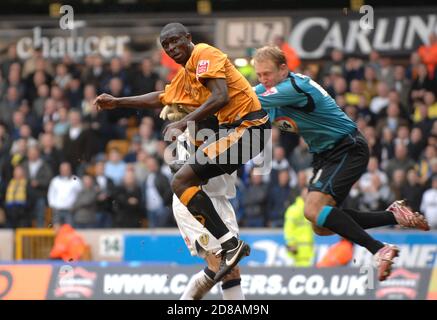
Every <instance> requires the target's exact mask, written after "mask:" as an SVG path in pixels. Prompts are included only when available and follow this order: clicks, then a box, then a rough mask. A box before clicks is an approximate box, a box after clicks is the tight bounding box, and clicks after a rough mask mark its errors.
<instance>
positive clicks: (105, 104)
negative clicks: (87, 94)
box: [93, 93, 117, 111]
mask: <svg viewBox="0 0 437 320" xmlns="http://www.w3.org/2000/svg"><path fill="white" fill-rule="evenodd" d="M93 105H94V107H95V108H96V109H97V110H98V111H102V110H110V109H114V108H115V107H116V106H117V99H116V98H115V97H113V96H111V95H110V94H107V93H102V94H101V95H100V96H98V97H97V98H96V99H95V100H94V102H93Z"/></svg>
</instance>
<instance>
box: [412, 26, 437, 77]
mask: <svg viewBox="0 0 437 320" xmlns="http://www.w3.org/2000/svg"><path fill="white" fill-rule="evenodd" d="M428 39H429V42H428V43H427V44H424V45H421V46H420V47H419V49H418V50H417V53H418V54H419V56H420V59H422V62H423V63H424V64H425V65H426V67H427V69H428V77H429V79H431V80H432V79H437V72H436V68H435V67H436V65H437V34H436V33H435V32H431V33H430V34H429V37H428Z"/></svg>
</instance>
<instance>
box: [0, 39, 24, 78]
mask: <svg viewBox="0 0 437 320" xmlns="http://www.w3.org/2000/svg"><path fill="white" fill-rule="evenodd" d="M20 62H21V61H20V59H19V58H18V54H17V44H16V43H11V44H10V45H9V46H8V51H7V53H6V58H5V59H3V62H2V63H1V64H0V73H1V74H3V75H6V74H9V68H10V67H11V65H13V64H14V63H20Z"/></svg>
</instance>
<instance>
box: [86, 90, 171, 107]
mask: <svg viewBox="0 0 437 320" xmlns="http://www.w3.org/2000/svg"><path fill="white" fill-rule="evenodd" d="M162 92H163V91H154V92H150V93H146V94H143V95H141V96H132V97H122V98H116V97H114V96H111V95H110V94H107V93H103V94H101V95H99V96H98V97H97V98H96V99H95V100H94V106H95V107H96V108H97V110H99V111H101V110H105V109H106V110H108V109H115V108H139V109H144V108H162V107H163V104H162V103H161V101H160V100H159V95H160V94H161V93H162Z"/></svg>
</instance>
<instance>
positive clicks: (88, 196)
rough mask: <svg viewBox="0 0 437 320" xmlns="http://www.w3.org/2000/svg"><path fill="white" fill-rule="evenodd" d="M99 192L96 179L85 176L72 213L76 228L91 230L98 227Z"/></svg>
mask: <svg viewBox="0 0 437 320" xmlns="http://www.w3.org/2000/svg"><path fill="white" fill-rule="evenodd" d="M96 211H97V190H96V187H95V184H94V178H93V177H92V176H90V175H87V174H85V175H84V176H83V177H82V189H81V190H80V191H79V193H78V194H77V197H76V200H75V201H74V203H73V206H72V208H71V212H72V214H73V221H74V227H75V228H78V229H89V228H95V227H96Z"/></svg>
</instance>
